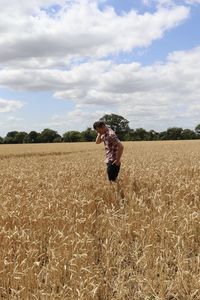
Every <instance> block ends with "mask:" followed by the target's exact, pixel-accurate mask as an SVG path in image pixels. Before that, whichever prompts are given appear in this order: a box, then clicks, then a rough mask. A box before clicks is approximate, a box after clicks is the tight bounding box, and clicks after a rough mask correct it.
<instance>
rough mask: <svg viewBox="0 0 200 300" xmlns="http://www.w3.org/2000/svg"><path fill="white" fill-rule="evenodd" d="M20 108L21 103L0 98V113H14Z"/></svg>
mask: <svg viewBox="0 0 200 300" xmlns="http://www.w3.org/2000/svg"><path fill="white" fill-rule="evenodd" d="M22 107H23V103H22V102H21V101H17V100H5V99H1V98H0V113H5V112H12V111H16V110H18V109H20V108H22Z"/></svg>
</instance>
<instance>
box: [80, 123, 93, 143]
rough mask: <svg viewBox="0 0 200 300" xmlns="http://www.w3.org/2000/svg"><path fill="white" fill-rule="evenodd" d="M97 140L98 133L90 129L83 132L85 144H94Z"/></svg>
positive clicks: (82, 136)
mask: <svg viewBox="0 0 200 300" xmlns="http://www.w3.org/2000/svg"><path fill="white" fill-rule="evenodd" d="M95 139H96V132H95V130H92V128H90V127H88V128H87V129H86V130H85V131H82V132H81V140H82V141H84V142H92V141H95Z"/></svg>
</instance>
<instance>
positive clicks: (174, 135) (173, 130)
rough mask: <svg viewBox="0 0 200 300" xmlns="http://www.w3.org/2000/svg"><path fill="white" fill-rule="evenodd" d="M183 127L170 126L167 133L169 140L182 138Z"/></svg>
mask: <svg viewBox="0 0 200 300" xmlns="http://www.w3.org/2000/svg"><path fill="white" fill-rule="evenodd" d="M182 132H183V128H180V127H170V128H168V129H167V132H166V135H167V139H168V140H180V139H181V134H182Z"/></svg>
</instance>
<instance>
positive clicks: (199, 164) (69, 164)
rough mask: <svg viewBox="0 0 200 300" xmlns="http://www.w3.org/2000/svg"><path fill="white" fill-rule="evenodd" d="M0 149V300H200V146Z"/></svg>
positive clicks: (163, 144)
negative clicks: (113, 153) (114, 178)
mask: <svg viewBox="0 0 200 300" xmlns="http://www.w3.org/2000/svg"><path fill="white" fill-rule="evenodd" d="M124 145H125V152H124V157H123V162H122V169H121V174H120V184H121V187H122V188H123V190H124V193H125V203H124V204H123V205H121V204H120V203H121V199H120V195H119V193H118V192H117V189H116V188H115V187H112V188H110V186H109V183H108V182H107V177H106V171H105V166H104V163H103V159H104V152H103V146H98V145H94V144H91V143H88V144H87V143H83V144H54V145H9V146H5V145H2V146H0V168H1V173H0V184H1V192H0V196H1V201H0V244H1V246H0V298H1V299H42V300H43V299H45V300H46V299H70V300H77V299H79V300H91V299H95V300H130V299H133V300H153V299H154V300H159V299H162V300H173V299H174V300H175V299H178V300H195V299H196V300H197V299H200V253H199V252H200V251H199V249H200V223H199V208H200V199H199V198H200V152H199V148H200V142H199V141H191V142H189V141H185V142H183V141H179V142H138V143H134V142H127V143H124Z"/></svg>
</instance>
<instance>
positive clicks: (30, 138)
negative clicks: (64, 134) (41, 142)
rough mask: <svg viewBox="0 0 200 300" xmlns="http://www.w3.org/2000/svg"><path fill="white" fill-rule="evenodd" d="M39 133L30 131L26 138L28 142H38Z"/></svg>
mask: <svg viewBox="0 0 200 300" xmlns="http://www.w3.org/2000/svg"><path fill="white" fill-rule="evenodd" d="M38 135H39V133H38V132H36V131H34V130H32V131H30V132H29V134H28V135H27V136H26V138H25V142H26V143H37V142H38Z"/></svg>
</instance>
